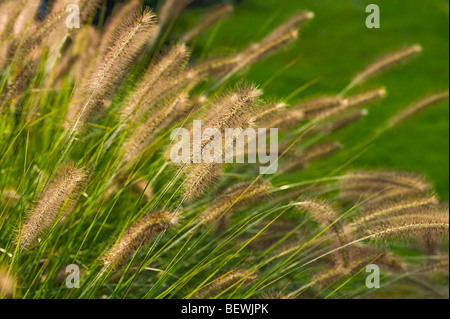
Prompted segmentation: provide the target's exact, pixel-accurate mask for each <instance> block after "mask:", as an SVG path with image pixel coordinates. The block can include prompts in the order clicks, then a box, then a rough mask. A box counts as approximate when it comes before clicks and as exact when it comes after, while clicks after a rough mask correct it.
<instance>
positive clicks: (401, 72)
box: [175, 0, 449, 200]
mask: <svg viewBox="0 0 450 319" xmlns="http://www.w3.org/2000/svg"><path fill="white" fill-rule="evenodd" d="M369 3H377V4H378V5H379V6H380V9H381V28H380V29H367V27H366V25H365V19H366V17H367V15H368V14H367V13H366V12H365V7H366V5H367V4H369ZM303 9H308V10H311V11H313V12H314V13H315V15H316V17H315V19H314V20H313V21H311V22H310V23H309V24H308V25H307V26H306V27H304V28H303V29H302V32H301V37H300V41H298V42H297V43H296V44H294V45H293V46H291V47H290V48H289V49H288V50H286V51H284V52H282V53H279V54H277V55H276V56H274V57H272V58H270V59H267V60H265V61H264V62H261V63H258V64H257V65H255V66H254V67H252V69H251V70H250V71H249V73H248V75H247V77H248V79H249V80H251V81H254V82H255V83H258V84H263V83H265V82H266V81H267V80H268V79H269V78H271V77H272V76H273V75H274V74H276V73H279V71H280V70H282V69H283V68H285V67H286V65H288V64H289V63H291V62H292V61H294V60H295V61H296V63H295V64H294V65H293V66H291V67H290V68H288V69H287V70H285V71H284V72H283V73H282V74H280V76H278V77H277V78H276V79H275V80H274V81H272V82H271V83H270V84H269V85H268V86H267V87H266V88H265V89H264V91H265V96H266V97H271V96H273V97H287V96H289V95H291V93H292V92H294V91H295V90H297V89H298V88H299V87H301V86H303V85H305V84H306V83H308V82H310V81H312V80H318V82H317V83H315V84H314V85H313V86H311V87H309V88H308V89H307V90H305V91H303V92H302V93H301V94H299V95H298V96H296V97H295V98H294V99H292V100H291V101H290V103H291V104H292V103H296V102H298V101H301V100H302V99H305V98H307V97H309V96H311V95H318V94H319V95H320V94H336V93H338V92H340V91H341V90H342V88H343V87H345V86H346V85H347V84H348V82H349V81H350V79H351V78H352V77H353V76H354V75H355V74H356V73H358V71H360V70H361V69H363V68H364V67H365V66H366V65H367V64H368V63H370V62H372V61H373V60H374V59H376V58H378V57H380V56H381V55H383V54H384V53H386V52H390V51H392V50H395V49H398V48H401V47H402V46H404V45H408V44H416V43H418V44H421V45H422V46H423V48H424V52H423V53H422V55H421V56H419V57H418V58H414V59H413V60H411V61H410V62H408V63H407V64H405V65H402V66H399V67H396V68H395V69H393V70H390V71H389V72H387V73H384V74H382V75H381V76H377V77H375V78H373V79H372V80H370V81H369V82H368V83H366V84H365V85H363V86H361V87H358V88H356V89H355V90H354V91H352V92H351V93H355V92H356V93H357V92H358V91H359V90H364V89H371V88H377V87H380V86H385V87H386V88H387V90H388V97H387V98H386V99H385V100H383V101H382V102H381V103H378V104H375V105H374V106H372V107H371V109H370V114H369V116H367V117H366V118H365V119H363V120H362V121H361V122H359V123H357V124H356V125H353V126H351V127H349V128H346V129H345V130H343V131H341V132H339V133H338V134H337V135H334V136H333V138H337V139H338V140H339V141H340V142H342V143H343V144H344V146H345V147H346V149H345V150H344V151H343V152H341V154H339V155H337V156H335V157H334V158H333V159H330V161H332V162H329V163H330V164H333V166H334V167H335V166H336V160H339V161H341V162H342V163H345V162H346V161H348V160H349V159H353V157H354V155H355V153H352V152H350V151H349V150H350V149H351V148H352V146H354V145H358V144H359V143H361V142H362V141H364V140H365V139H366V138H367V137H368V136H370V135H371V133H372V132H373V131H374V129H375V128H376V127H377V126H378V125H379V124H381V123H382V122H383V121H384V120H385V119H387V118H388V117H389V116H391V115H393V114H394V113H395V112H397V111H398V110H399V109H401V108H403V107H405V106H407V105H408V104H410V103H411V102H414V101H416V100H417V99H420V98H421V97H423V96H425V95H427V94H429V93H433V92H435V91H439V90H445V89H448V85H449V68H448V63H449V62H448V56H449V40H448V39H449V31H448V28H449V6H448V1H446V0H428V1H416V0H402V1H400V0H384V1H380V0H371V1H360V0H301V1H298V0H246V1H244V2H243V3H242V4H239V5H237V7H236V10H235V12H234V14H233V15H232V16H231V17H230V18H229V19H228V20H226V21H225V22H224V23H222V24H221V25H220V27H218V28H216V29H214V30H211V31H210V32H208V33H205V34H204V35H203V36H201V37H200V38H199V39H197V41H196V42H195V43H194V59H195V58H196V57H197V58H198V57H200V56H202V55H204V54H205V53H206V52H207V53H208V54H213V55H214V54H216V55H223V54H226V53H227V51H229V49H228V47H234V48H236V50H238V49H239V48H242V47H244V46H245V45H246V44H247V43H249V42H256V41H257V40H259V39H260V38H262V36H264V34H265V33H267V32H269V31H270V30H271V29H272V28H274V27H276V26H277V25H278V24H280V23H281V22H282V21H283V20H285V19H286V18H288V17H289V16H290V15H291V14H294V13H296V12H298V11H300V10H303ZM189 11H190V12H189V13H188V14H185V15H183V16H182V17H181V19H180V20H179V22H178V23H177V25H176V26H175V31H176V33H178V34H179V33H181V32H183V30H186V28H187V27H189V26H191V25H192V24H194V23H195V19H194V18H193V16H194V17H198V16H200V15H201V14H203V13H204V9H190V10H189ZM192 11H198V12H194V15H193V14H192V13H193V12H192ZM195 13H198V14H195ZM188 17H189V18H188ZM448 136H449V105H448V103H441V104H440V105H438V106H436V107H433V108H430V109H428V110H426V111H425V112H422V113H421V114H420V115H419V116H416V117H415V118H413V119H410V120H409V121H408V122H406V123H403V124H402V125H400V126H398V127H396V128H394V129H392V130H390V131H389V132H387V133H385V134H384V135H383V136H382V137H381V138H379V139H377V140H376V141H375V142H374V143H372V144H371V148H370V149H368V150H367V151H366V152H364V153H363V154H361V156H360V157H357V158H354V161H353V162H352V163H351V164H350V165H349V166H346V169H349V168H383V169H400V170H407V171H415V172H420V173H423V174H425V175H426V176H427V177H428V178H429V180H430V181H432V182H433V183H434V184H435V185H436V188H437V190H438V192H439V194H440V195H441V197H442V198H443V199H446V200H448V193H449V192H448V189H449V168H448V166H449V138H448ZM326 166H327V161H322V162H321V163H319V164H317V167H318V169H317V173H319V172H321V173H322V174H323V172H324V170H323V168H324V167H326ZM300 174H305V173H300ZM308 174H309V175H310V174H315V170H314V169H312V170H308ZM303 177H304V175H300V176H294V177H293V178H295V179H298V178H303Z"/></svg>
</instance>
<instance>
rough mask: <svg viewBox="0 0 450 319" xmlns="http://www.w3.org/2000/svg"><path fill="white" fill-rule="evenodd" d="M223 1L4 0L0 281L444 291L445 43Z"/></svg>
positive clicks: (346, 15) (60, 290)
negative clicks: (375, 283) (75, 278)
mask: <svg viewBox="0 0 450 319" xmlns="http://www.w3.org/2000/svg"><path fill="white" fill-rule="evenodd" d="M116 2H117V3H116ZM144 2H145V4H148V6H147V5H143V3H144ZM218 2H220V3H218V4H215V5H212V6H210V7H209V3H210V1H191V0H162V1H138V0H131V1H91V0H73V1H68V0H55V1H47V2H46V4H44V2H41V1H22V0H20V1H13V0H3V1H0V8H1V10H0V298H2V297H7V298H30V299H38V298H55V299H64V298H74V299H79V298H86V299H90V298H108V299H121V298H136V299H141V298H143V299H153V298H154V299H163V298H167V299H170V298H172V299H182V298H185V299H189V298H198V299H200V298H223V299H252V300H254V299H259V298H265V297H267V296H272V297H276V298H283V299H297V298H299V299H301V298H339V299H344V298H357V299H362V298H370V299H375V298H386V297H400V298H416V297H419V298H430V297H436V298H448V238H449V236H448V235H449V234H448V231H449V230H448V225H449V221H448V219H449V214H448V202H446V200H447V197H448V185H447V184H448V183H447V181H446V177H447V176H445V174H446V172H447V169H446V167H445V166H444V165H442V163H445V161H446V160H447V154H444V153H445V150H446V147H447V146H448V140H447V135H445V136H444V135H442V136H441V135H437V134H440V132H441V131H442V129H445V128H447V126H448V119H447V118H446V117H445V116H446V112H447V111H446V110H444V109H441V107H448V104H446V103H448V90H447V89H445V87H446V86H447V85H448V83H447V82H448V81H447V82H446V81H445V80H443V79H444V78H445V72H443V71H442V70H445V68H446V67H447V66H448V65H447V64H446V63H448V62H444V59H443V58H442V52H443V51H442V50H443V48H445V44H446V42H445V41H446V39H443V38H442V37H441V34H437V33H436V34H430V32H434V31H430V30H434V29H435V28H434V27H433V23H431V21H430V22H429V23H425V22H426V21H424V23H422V24H421V25H420V26H421V29H420V30H421V32H420V33H417V32H411V30H409V29H407V27H406V26H409V24H406V22H408V23H412V22H411V21H415V20H414V19H412V18H411V19H409V17H408V19H407V20H405V23H397V24H396V28H397V29H398V30H397V29H396V32H391V31H389V29H388V28H386V27H384V29H382V30H381V31H380V30H366V28H365V27H364V25H363V20H362V19H361V17H362V14H363V12H359V13H358V11H357V10H359V9H360V8H359V6H354V5H350V4H349V3H350V1H340V4H339V6H330V7H329V8H328V9H324V10H323V11H321V10H320V6H319V5H317V6H316V5H315V8H317V12H315V13H313V12H311V11H308V10H307V9H308V8H301V7H300V6H301V4H299V1H284V3H283V1H264V0H259V1H232V0H229V1H228V0H227V1H218ZM317 2H318V3H320V1H319V0H317ZM347 2H349V3H347ZM405 2H406V1H405ZM70 4H71V5H77V6H78V7H79V9H80V10H79V11H80V12H79V14H80V17H79V18H80V28H70V27H68V25H67V24H66V22H67V20H66V19H67V18H68V17H69V14H72V15H73V14H75V13H77V12H71V13H69V12H67V11H66V9H67V5H70ZM101 4H103V5H101ZM111 4H114V5H115V6H114V7H113V8H111V7H110V5H111ZM391 5H392V7H393V8H397V7H398V8H400V7H401V10H402V12H403V13H405V12H406V13H405V14H413V13H411V12H413V11H414V10H406V11H405V10H404V6H405V5H407V4H403V2H402V4H401V6H400V5H398V4H395V3H394V4H391ZM205 6H206V7H208V8H205ZM414 6H415V7H416V6H417V7H420V8H423V6H422V5H420V4H418V3H415V4H414ZM427 6H429V7H430V11H429V12H428V13H427V17H428V16H430V17H439V19H436V20H441V21H442V17H441V16H442V14H443V13H442V12H443V11H445V10H436V9H435V7H434V5H433V4H427ZM433 8H434V9H433ZM291 9H292V10H291ZM294 9H295V10H294ZM301 9H302V10H301ZM287 10H289V11H291V15H289V14H288V13H289V12H286V11H287ZM327 10H328V12H327ZM334 10H336V12H335V11H334ZM399 10H400V9H399ZM75 11H76V10H75ZM435 11H436V12H435ZM437 11H438V12H437ZM444 13H445V12H444ZM314 16H317V17H320V19H318V20H320V21H314V20H313V18H314ZM333 16H334V17H335V19H337V18H339V23H334V22H336V21H337V20H336V21H334V20H333V21H328V19H332V17H333ZM281 17H285V18H286V19H285V20H284V22H283V21H280V20H281ZM397 18H398V17H397ZM397 18H396V19H397ZM400 18H401V19H403V17H400ZM400 18H398V19H400ZM384 19H386V24H385V25H386V26H387V25H388V20H390V19H391V18H390V17H388V16H385V18H384ZM355 21H359V22H357V23H358V24H357V25H356V24H354V23H356V22H355ZM396 21H397V20H396ZM398 21H401V20H398ZM333 23H334V24H333ZM327 24H328V25H327ZM329 24H331V26H332V27H331V29H330V27H329ZM391 25H392V23H391ZM191 26H192V27H191ZM190 27H191V28H190ZM300 29H301V30H300ZM361 30H365V31H364V33H362V32H363V31H361ZM300 31H301V35H302V36H301V37H300ZM353 32H354V34H353ZM403 35H407V37H408V38H411V41H412V40H414V41H417V40H418V39H419V40H420V41H421V42H422V43H423V48H424V50H423V54H422V57H421V58H420V60H417V63H416V64H411V65H408V64H407V63H406V62H411V61H410V60H411V58H412V57H413V56H416V55H418V54H419V53H421V52H422V46H421V45H408V44H407V43H406V45H405V46H404V48H402V49H400V50H397V51H393V53H390V54H387V55H385V56H383V57H382V58H380V59H376V58H377V56H378V55H379V52H386V51H391V50H392V48H394V50H395V48H398V47H401V45H402V44H403V43H405V39H404V38H403ZM296 42H300V45H299V46H295V47H292V48H291V45H294V43H296ZM231 43H233V45H230V44H231ZM433 43H435V46H434V47H433ZM369 44H373V45H374V47H375V48H376V50H375V52H374V53H373V52H371V51H370V50H372V51H373V48H372V47H370V45H369ZM369 49H370V50H369ZM444 51H445V50H444ZM444 53H445V52H444ZM267 58H270V59H269V60H267V61H265V60H266V59H267ZM283 59H284V60H283ZM447 60H448V59H447V57H445V61H447ZM371 61H374V62H371ZM430 61H431V62H430ZM413 63H414V62H413ZM354 65H359V66H363V68H364V66H366V67H365V69H363V70H362V71H360V72H359V73H357V72H355V70H354V69H353V66H354ZM397 66H398V68H397V69H396V72H387V71H389V70H390V69H392V68H393V67H397ZM436 70H441V71H442V72H437V71H436ZM356 71H358V70H356ZM427 72H428V74H427ZM355 73H356V76H354V77H353V79H351V78H352V75H354V74H355ZM381 73H383V77H382V78H375V77H376V76H378V75H380V74H381ZM430 79H432V81H431V80H430ZM349 80H350V84H348V82H349ZM376 80H383V82H384V83H377V82H375V81H376ZM372 81H374V82H372ZM343 87H344V89H342V88H343ZM422 96H423V97H422ZM411 101H417V102H414V103H412V104H411ZM432 105H433V106H435V107H436V108H435V110H434V111H435V112H440V113H439V115H436V114H435V116H436V118H435V119H437V120H436V122H433V123H426V119H427V117H424V118H422V117H421V115H422V114H421V113H422V112H426V111H427V108H428V107H429V106H432ZM401 106H405V108H403V109H401V110H400V111H395V112H392V109H393V108H395V109H397V108H400V107H401ZM413 117H415V120H416V122H414V123H413V125H411V126H409V128H408V127H406V126H405V127H404V128H402V129H407V130H413V131H412V132H411V134H410V133H409V132H408V133H407V134H406V135H402V134H401V132H400V131H395V132H394V131H393V129H394V128H395V127H399V126H401V125H403V123H405V122H406V121H407V120H409V119H411V120H413V119H412V118H413ZM198 124H201V130H198V127H199V126H198ZM439 128H440V129H441V131H439ZM230 129H233V130H232V132H233V133H232V134H229V133H228V134H226V132H230V131H231V130H230ZM247 129H248V130H247ZM424 129H427V131H426V134H423V133H424ZM435 129H436V131H435ZM253 130H255V131H253ZM257 130H259V132H261V133H263V132H264V131H265V132H266V135H264V134H257V133H256V132H257ZM414 130H416V131H414ZM198 131H200V132H198ZM211 132H213V133H211ZM269 132H270V134H268V133H269ZM424 135H427V136H424ZM420 138H422V140H420ZM276 139H278V140H277V142H278V143H277V146H278V149H276V148H275V147H274V146H275V145H273V144H274V143H273V142H275V141H276ZM397 139H398V141H399V142H398V143H397V144H390V146H392V145H394V146H395V147H396V148H395V149H391V148H388V147H387V148H384V147H385V146H386V144H385V143H388V142H389V141H390V140H397ZM424 141H426V142H427V143H428V144H423V142H424ZM218 142H221V143H218ZM252 142H257V143H255V144H258V149H255V148H254V147H253V146H254V145H253V143H252ZM421 142H422V143H421ZM423 145H426V146H427V147H426V149H424V146H423ZM436 147H437V148H438V149H436ZM259 148H262V149H259ZM386 149H388V150H389V151H386ZM231 150H232V151H233V152H232V153H233V154H230V152H229V151H231ZM275 151H277V152H278V154H277V157H276V158H272V155H273V153H275ZM407 151H408V153H407ZM404 154H408V156H409V158H407V159H404V158H403V156H404ZM269 155H270V156H269ZM205 157H207V158H208V159H205ZM179 159H181V160H179ZM242 159H243V161H242ZM254 159H256V160H254ZM403 160H404V162H402V161H403ZM242 162H244V163H242ZM269 162H270V164H269ZM403 163H404V165H403ZM426 163H433V165H430V164H428V165H429V167H427V166H426V165H427V164H426ZM275 164H276V165H277V166H276V167H277V170H276V172H274V173H273V174H264V172H265V173H267V170H266V171H263V170H262V169H264V168H265V167H268V166H269V165H270V166H271V168H272V167H275ZM447 164H448V163H447ZM446 166H447V165H446ZM375 167H376V168H375ZM402 168H403V169H402ZM413 168H416V169H417V170H418V171H420V172H421V173H422V174H418V173H414V172H412V171H410V170H412V169H413ZM395 169H398V171H397V170H395ZM433 184H436V188H435V187H434V186H433ZM372 264H375V265H378V266H379V267H380V271H381V273H382V277H381V282H382V285H381V287H380V289H366V285H365V280H366V277H367V274H365V271H364V270H365V269H366V267H367V266H368V265H372ZM67 265H76V266H78V267H79V268H80V270H81V273H80V282H79V284H80V287H79V289H68V288H67V286H66V283H65V281H64V280H63V278H65V277H67V274H66V273H65V272H64V271H65V270H66V268H65V267H66V266H67Z"/></svg>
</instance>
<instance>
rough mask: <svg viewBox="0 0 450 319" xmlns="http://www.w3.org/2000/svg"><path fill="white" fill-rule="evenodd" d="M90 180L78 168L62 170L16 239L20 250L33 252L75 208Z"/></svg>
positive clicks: (28, 213)
mask: <svg viewBox="0 0 450 319" xmlns="http://www.w3.org/2000/svg"><path fill="white" fill-rule="evenodd" d="M87 178H88V172H87V170H86V169H84V168H77V167H75V166H74V164H72V163H68V164H66V165H64V166H63V167H62V168H61V169H60V170H59V172H58V173H57V174H56V176H55V178H54V179H53V180H52V181H51V182H50V183H49V184H48V185H47V186H46V187H45V189H44V190H43V191H42V193H41V194H40V195H39V199H38V200H37V201H36V204H34V207H33V208H32V209H31V210H30V211H29V212H27V214H26V216H25V219H24V221H23V224H22V226H21V228H20V230H19V231H18V234H17V238H16V242H17V243H18V245H19V249H20V250H24V249H29V248H30V247H31V246H32V245H33V244H35V243H36V241H37V240H38V238H39V237H40V236H41V235H42V234H43V233H44V231H45V230H47V229H49V228H50V227H51V226H52V225H53V224H54V223H55V222H56V221H57V218H58V216H60V215H61V214H63V213H64V212H65V211H67V210H68V209H69V208H70V206H71V205H73V204H74V201H75V200H76V199H78V197H79V196H80V192H81V191H82V190H83V188H84V186H85V183H86V181H87Z"/></svg>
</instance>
